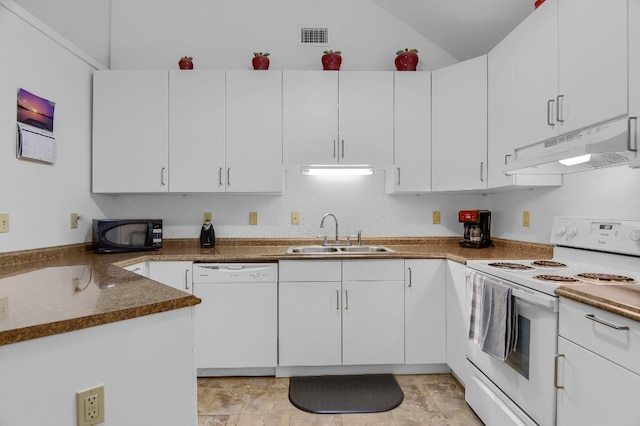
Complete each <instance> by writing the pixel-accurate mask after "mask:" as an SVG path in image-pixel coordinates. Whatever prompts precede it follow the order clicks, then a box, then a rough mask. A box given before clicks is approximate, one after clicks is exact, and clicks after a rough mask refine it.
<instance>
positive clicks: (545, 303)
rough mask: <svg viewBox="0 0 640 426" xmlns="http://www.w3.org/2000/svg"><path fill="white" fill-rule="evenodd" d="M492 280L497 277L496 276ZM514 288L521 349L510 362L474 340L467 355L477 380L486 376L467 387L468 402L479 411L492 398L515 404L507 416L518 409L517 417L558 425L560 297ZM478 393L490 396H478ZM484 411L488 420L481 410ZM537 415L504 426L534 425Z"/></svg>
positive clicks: (502, 403) (468, 348)
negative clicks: (555, 379)
mask: <svg viewBox="0 0 640 426" xmlns="http://www.w3.org/2000/svg"><path fill="white" fill-rule="evenodd" d="M491 279H494V280H495V278H494V277H491ZM509 285H511V284H509ZM512 287H513V288H514V290H513V295H514V297H515V302H516V310H517V311H516V312H517V314H518V343H517V347H516V350H515V351H514V352H512V353H511V354H510V355H509V357H508V358H507V359H506V360H505V361H500V360H498V359H497V358H494V357H492V356H491V355H488V354H487V353H485V352H482V350H481V349H480V348H479V347H478V345H476V344H475V343H474V342H473V341H471V340H469V341H468V343H467V358H468V359H469V361H470V363H471V364H473V365H472V366H471V370H472V372H473V371H475V375H472V377H473V376H475V378H474V380H475V381H476V384H478V382H477V381H478V380H480V381H484V383H485V385H484V386H482V385H478V386H470V387H469V388H468V389H467V393H469V395H468V397H467V402H469V405H471V407H472V408H474V409H475V407H474V405H473V403H474V401H475V402H476V403H477V402H478V401H480V400H483V399H484V400H487V398H489V399H491V400H494V401H497V402H498V404H497V406H503V408H505V407H508V406H509V405H513V404H515V405H516V407H515V409H514V410H512V411H513V413H509V415H508V416H507V417H514V413H515V417H518V418H520V417H521V414H518V412H520V413H522V412H524V413H526V414H527V415H528V416H529V417H530V418H531V419H533V421H535V423H536V424H540V425H545V426H547V425H549V426H551V425H555V413H556V408H555V407H556V390H555V387H554V382H553V374H554V357H555V355H556V348H557V333H558V313H557V304H558V302H557V298H555V297H553V296H549V295H546V294H543V293H539V292H535V291H533V290H530V289H526V288H524V287H520V286H517V285H512ZM467 294H468V295H469V294H470V291H467ZM473 367H475V368H473ZM486 379H488V381H487V380H486ZM491 384H493V386H491ZM477 392H483V393H487V395H483V396H482V397H479V396H478V395H474V393H477ZM489 394H490V395H489ZM518 408H519V410H518ZM482 409H485V410H486V407H484V408H478V409H477V410H476V411H481V410H482ZM479 415H480V416H481V418H482V415H481V413H479ZM493 418H496V417H493ZM531 419H527V418H520V419H519V420H517V421H516V420H514V421H513V422H506V423H503V424H515V425H518V424H531ZM483 420H485V419H483ZM487 420H490V419H487ZM485 422H486V421H485Z"/></svg>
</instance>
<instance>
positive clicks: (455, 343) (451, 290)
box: [446, 260, 471, 386]
mask: <svg viewBox="0 0 640 426" xmlns="http://www.w3.org/2000/svg"><path fill="white" fill-rule="evenodd" d="M446 286H447V291H446V299H447V303H446V306H447V319H446V324H447V364H448V365H449V367H450V368H451V370H452V371H453V373H454V374H455V376H456V377H457V378H458V380H459V381H460V383H462V385H463V386H464V385H465V383H470V380H471V373H470V371H469V366H468V363H467V340H468V335H469V329H468V327H469V314H468V309H467V272H466V266H465V265H463V264H461V263H457V262H454V261H451V260H449V261H447V272H446Z"/></svg>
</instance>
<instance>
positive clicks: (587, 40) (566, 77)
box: [550, 0, 628, 134]
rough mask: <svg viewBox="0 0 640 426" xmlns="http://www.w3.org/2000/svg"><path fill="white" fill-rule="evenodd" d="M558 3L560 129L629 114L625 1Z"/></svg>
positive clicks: (574, 0) (561, 0)
mask: <svg viewBox="0 0 640 426" xmlns="http://www.w3.org/2000/svg"><path fill="white" fill-rule="evenodd" d="M553 5H554V3H552V4H551V5H550V6H553ZM557 5H558V16H559V18H558V21H559V36H558V38H559V55H558V56H559V58H560V67H559V90H558V96H557V100H556V104H557V105H556V111H557V114H556V120H557V121H558V124H559V133H561V134H562V133H567V132H570V131H572V130H576V129H579V128H582V127H586V126H590V125H593V124H596V123H599V122H601V121H604V120H609V119H611V118H615V117H619V116H621V115H625V114H627V55H628V52H627V2H626V1H622V0H616V1H608V2H603V1H601V0H558V1H557Z"/></svg>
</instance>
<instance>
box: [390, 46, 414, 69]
mask: <svg viewBox="0 0 640 426" xmlns="http://www.w3.org/2000/svg"><path fill="white" fill-rule="evenodd" d="M395 62H396V69H397V70H398V71H415V70H416V68H417V67H418V50H417V49H404V50H398V51H397V52H396V61H395Z"/></svg>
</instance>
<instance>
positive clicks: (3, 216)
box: [0, 213, 9, 233]
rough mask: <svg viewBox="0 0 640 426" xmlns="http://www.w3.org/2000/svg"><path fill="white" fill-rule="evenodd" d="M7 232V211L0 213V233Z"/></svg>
mask: <svg viewBox="0 0 640 426" xmlns="http://www.w3.org/2000/svg"><path fill="white" fill-rule="evenodd" d="M3 232H9V213H0V233H3Z"/></svg>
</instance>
